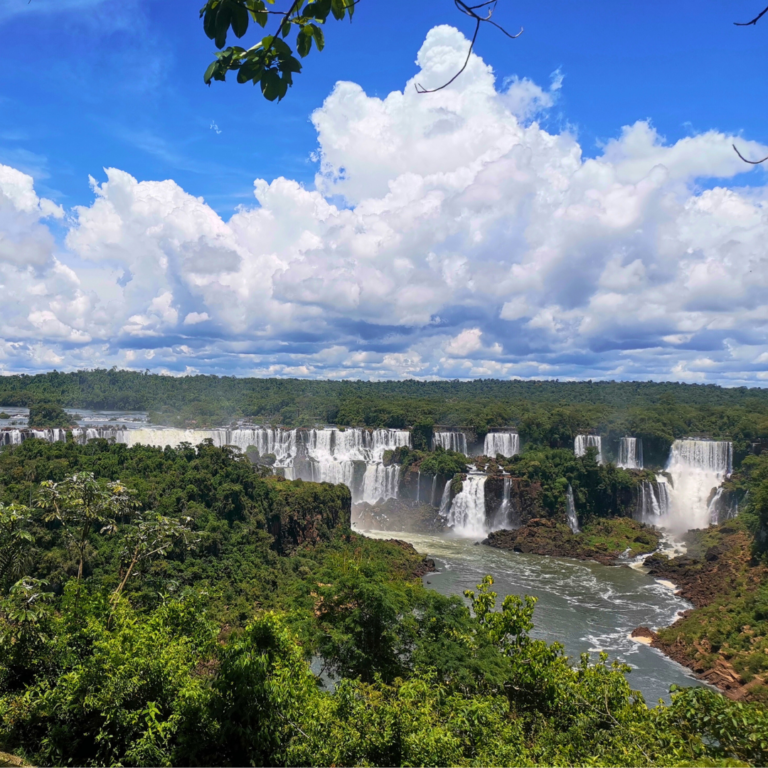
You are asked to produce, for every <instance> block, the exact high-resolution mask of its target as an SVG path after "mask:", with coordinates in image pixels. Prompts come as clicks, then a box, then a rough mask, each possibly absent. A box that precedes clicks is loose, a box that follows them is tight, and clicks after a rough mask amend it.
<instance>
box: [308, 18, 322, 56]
mask: <svg viewBox="0 0 768 768" xmlns="http://www.w3.org/2000/svg"><path fill="white" fill-rule="evenodd" d="M309 28H310V30H312V38H313V39H314V41H315V45H316V46H317V50H318V51H322V50H323V48H325V35H323V30H322V29H320V27H318V26H317V24H310V25H309Z"/></svg>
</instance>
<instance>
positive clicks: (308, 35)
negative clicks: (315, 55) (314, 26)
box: [296, 26, 312, 58]
mask: <svg viewBox="0 0 768 768" xmlns="http://www.w3.org/2000/svg"><path fill="white" fill-rule="evenodd" d="M311 49H312V30H311V29H310V28H309V26H306V27H302V28H301V31H300V32H299V34H298V36H297V37H296V50H297V51H298V53H299V56H301V57H302V58H304V56H306V55H307V54H308V53H309V52H310V50H311Z"/></svg>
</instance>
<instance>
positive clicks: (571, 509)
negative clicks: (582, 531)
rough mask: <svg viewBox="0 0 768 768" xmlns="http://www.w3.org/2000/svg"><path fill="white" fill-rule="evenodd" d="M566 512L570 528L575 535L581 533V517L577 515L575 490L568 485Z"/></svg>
mask: <svg viewBox="0 0 768 768" xmlns="http://www.w3.org/2000/svg"><path fill="white" fill-rule="evenodd" d="M565 512H566V514H567V515H568V527H569V528H570V529H571V531H573V533H578V532H579V517H578V515H577V514H576V504H575V502H574V501H573V488H571V484H570V483H568V491H567V492H566V494H565Z"/></svg>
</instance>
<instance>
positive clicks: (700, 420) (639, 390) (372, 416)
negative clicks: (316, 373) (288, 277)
mask: <svg viewBox="0 0 768 768" xmlns="http://www.w3.org/2000/svg"><path fill="white" fill-rule="evenodd" d="M36 402H37V403H39V402H53V403H57V404H59V405H61V406H64V407H68V408H75V409H77V408H82V409H106V410H117V411H131V410H136V411H147V412H149V414H150V419H151V420H152V421H153V422H154V423H156V424H163V425H167V426H178V427H212V426H226V425H229V424H230V423H232V422H233V421H236V420H238V419H248V420H250V421H252V422H254V423H261V424H272V425H275V426H277V425H282V426H286V427H310V426H316V425H318V424H336V425H339V426H361V427H389V428H405V427H412V426H414V425H418V424H429V425H441V426H447V427H466V428H470V429H473V430H474V431H475V432H477V434H478V437H482V436H483V435H484V434H485V433H486V432H487V431H488V430H489V429H493V428H496V427H516V428H517V429H518V430H519V432H520V434H521V437H522V438H523V440H524V441H526V442H528V443H532V444H537V445H549V446H551V447H568V446H570V445H572V441H573V438H574V436H575V435H576V434H578V433H580V432H585V431H596V432H598V433H600V434H602V435H604V436H606V437H607V438H608V439H609V440H614V439H618V437H621V436H624V435H634V436H637V437H641V438H643V439H644V442H645V448H646V451H651V453H654V452H659V453H660V454H665V453H666V451H667V450H668V447H669V445H670V444H671V442H672V441H673V440H675V439H678V438H681V437H685V436H702V437H711V438H714V439H717V438H722V439H730V440H733V441H734V448H735V450H736V452H737V453H740V452H741V453H743V452H745V451H747V450H748V449H749V444H750V443H751V442H754V441H755V440H759V439H766V438H768V389H760V388H747V387H738V388H724V387H720V386H717V385H713V384H680V383H675V382H661V383H656V382H615V381H608V382H594V381H580V382H562V381H557V380H554V381H501V380H497V379H479V380H475V381H429V382H427V381H416V380H405V381H381V382H370V381H318V380H305V379H274V378H273V379H260V378H237V377H234V376H231V377H226V376H224V377H218V376H184V377H172V376H164V375H160V374H152V373H149V372H148V371H145V372H136V371H124V370H117V369H114V368H113V369H111V370H106V369H100V370H92V371H77V372H73V373H61V372H58V371H52V372H50V373H45V374H35V375H26V374H22V375H14V376H5V377H2V379H0V406H26V407H29V406H30V405H32V404H34V403H36Z"/></svg>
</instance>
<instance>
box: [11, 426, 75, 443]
mask: <svg viewBox="0 0 768 768" xmlns="http://www.w3.org/2000/svg"><path fill="white" fill-rule="evenodd" d="M31 437H35V438H37V439H38V440H45V441H46V442H49V443H60V442H64V441H65V440H66V439H67V432H66V430H64V429H4V430H2V432H0V445H21V444H22V443H23V442H24V441H25V440H28V439H29V438H31Z"/></svg>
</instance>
